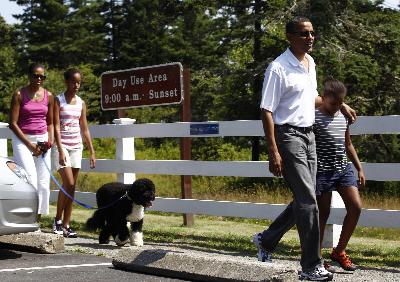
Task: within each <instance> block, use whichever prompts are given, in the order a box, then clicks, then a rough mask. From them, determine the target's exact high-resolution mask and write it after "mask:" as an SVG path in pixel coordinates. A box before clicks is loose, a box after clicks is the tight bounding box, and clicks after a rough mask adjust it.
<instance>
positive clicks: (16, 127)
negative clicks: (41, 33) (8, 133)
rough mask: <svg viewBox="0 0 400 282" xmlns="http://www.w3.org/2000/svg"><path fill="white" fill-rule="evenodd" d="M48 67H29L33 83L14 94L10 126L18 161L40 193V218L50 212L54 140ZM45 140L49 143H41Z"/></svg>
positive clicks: (15, 157) (39, 65)
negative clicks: (51, 154)
mask: <svg viewBox="0 0 400 282" xmlns="http://www.w3.org/2000/svg"><path fill="white" fill-rule="evenodd" d="M44 70H45V68H44V66H43V65H41V64H37V63H35V64H31V65H30V66H29V73H28V77H29V85H27V86H25V87H23V88H21V89H20V90H17V91H16V92H15V93H14V95H13V96H12V100H11V109H10V129H11V130H12V132H14V134H15V138H13V152H14V160H15V161H16V162H17V163H18V164H20V165H21V166H22V167H23V168H24V169H25V170H26V172H27V174H28V177H29V181H30V182H31V184H32V185H33V186H34V187H35V188H36V190H37V192H38V196H39V207H38V221H39V220H40V216H41V215H42V214H48V213H49V197H50V172H49V171H48V170H47V168H46V165H45V164H44V163H43V161H42V160H40V159H39V157H41V155H43V159H44V161H45V162H46V164H47V166H48V167H50V153H48V152H47V149H48V148H50V147H51V144H52V142H53V139H52V138H53V104H54V98H53V95H51V93H50V92H49V91H47V90H46V89H45V88H43V87H42V85H43V82H44V80H45V79H46V75H45V74H44ZM39 142H42V143H45V144H46V145H42V146H39V145H38V143H39Z"/></svg>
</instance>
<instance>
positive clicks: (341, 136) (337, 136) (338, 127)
mask: <svg viewBox="0 0 400 282" xmlns="http://www.w3.org/2000/svg"><path fill="white" fill-rule="evenodd" d="M346 93H347V89H346V87H345V85H344V84H343V83H342V82H340V81H339V80H336V79H333V78H329V79H327V80H326V81H325V83H324V94H323V96H322V104H321V106H320V107H319V108H318V109H316V110H315V123H314V132H315V140H316V143H317V179H316V193H315V194H316V195H317V202H318V209H319V222H320V243H321V245H322V240H323V236H324V230H325V226H326V222H327V220H328V217H329V213H330V205H331V198H332V191H337V192H338V193H339V194H340V196H341V197H342V199H343V202H344V204H345V206H346V210H347V214H346V217H345V218H344V222H343V228H342V232H341V234H340V238H339V242H338V244H337V246H336V247H335V248H333V250H332V253H331V255H330V257H331V259H332V261H333V262H336V263H338V264H339V265H340V266H341V267H342V268H343V269H345V270H349V271H354V270H355V269H356V268H357V267H356V265H355V264H353V262H352V261H351V259H350V257H349V256H348V255H347V254H346V252H345V249H346V247H347V244H348V242H349V240H350V237H351V235H352V234H353V231H354V229H355V227H356V225H357V222H358V218H359V216H360V213H361V199H360V194H359V192H358V187H362V186H364V185H365V175H364V170H363V168H362V166H361V163H360V160H359V159H358V156H357V152H356V150H355V149H354V146H353V144H352V142H351V138H350V131H349V126H348V122H347V119H346V118H345V116H344V115H343V114H342V113H341V112H340V108H341V107H342V104H343V101H344V98H345V97H346ZM349 159H350V161H351V162H352V163H353V165H354V167H355V168H356V170H357V172H358V177H357V176H356V175H355V174H354V172H353V169H352V167H351V164H350V162H349ZM330 267H331V266H330V265H328V264H325V268H326V269H328V270H329V269H330Z"/></svg>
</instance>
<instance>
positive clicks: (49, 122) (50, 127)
mask: <svg viewBox="0 0 400 282" xmlns="http://www.w3.org/2000/svg"><path fill="white" fill-rule="evenodd" d="M47 93H48V96H47V97H48V100H49V103H48V105H47V107H48V110H47V116H46V122H47V133H48V135H49V137H48V140H47V141H48V145H49V148H50V147H51V145H53V142H54V124H53V121H54V120H53V114H54V96H53V95H52V94H51V93H50V92H47Z"/></svg>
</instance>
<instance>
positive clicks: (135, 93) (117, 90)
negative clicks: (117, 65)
mask: <svg viewBox="0 0 400 282" xmlns="http://www.w3.org/2000/svg"><path fill="white" fill-rule="evenodd" d="M182 72H183V67H182V65H181V63H170V64H164V65H156V66H148V67H141V68H133V69H127V70H119V71H109V72H104V73H102V75H101V108H102V109H103V110H116V109H127V108H135V107H146V106H159V105H169V104H180V103H181V102H182V100H183V79H182V77H183V75H182Z"/></svg>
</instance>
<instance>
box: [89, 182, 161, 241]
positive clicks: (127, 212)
mask: <svg viewBox="0 0 400 282" xmlns="http://www.w3.org/2000/svg"><path fill="white" fill-rule="evenodd" d="M124 195H126V196H124ZM123 196H124V197H123ZM121 197H122V198H121ZM118 199H119V200H118ZM154 199H155V186H154V183H153V182H152V181H151V180H150V179H147V178H141V179H138V180H136V181H135V182H133V184H131V185H128V184H123V183H119V182H112V183H107V184H104V185H103V186H101V187H100V188H99V190H97V193H96V200H97V206H98V208H99V209H98V210H97V211H96V212H95V213H94V214H93V217H91V218H89V219H88V221H87V222H86V227H87V228H88V229H89V230H97V229H100V235H99V243H100V244H108V243H109V242H110V241H109V239H110V236H113V238H114V242H115V243H116V244H117V245H119V246H123V245H125V244H126V243H128V241H130V243H131V245H133V246H143V233H142V226H143V217H144V209H145V208H147V207H150V206H151V204H152V201H154ZM114 202H115V204H112V203H114ZM110 204H112V205H111V206H109V207H108V205H110ZM104 207H105V208H104ZM128 222H130V225H131V230H132V234H131V235H129V229H128V227H127V223H128Z"/></svg>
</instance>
